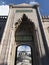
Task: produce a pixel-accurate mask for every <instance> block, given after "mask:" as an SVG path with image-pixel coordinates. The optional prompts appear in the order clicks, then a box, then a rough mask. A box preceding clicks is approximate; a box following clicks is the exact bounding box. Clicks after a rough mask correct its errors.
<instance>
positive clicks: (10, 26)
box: [0, 3, 49, 65]
mask: <svg viewBox="0 0 49 65" xmlns="http://www.w3.org/2000/svg"><path fill="white" fill-rule="evenodd" d="M9 8H10V10H9V15H8V19H7V22H6V26H5V30H4V33H3V36H2V40H1V45H0V65H16V63H15V61H16V59H15V57H16V55H17V54H16V52H17V51H16V50H17V47H18V46H21V45H28V46H30V47H31V53H32V54H31V55H32V65H49V58H48V57H49V49H48V48H49V44H48V42H49V36H48V35H49V33H48V32H49V25H48V24H49V19H46V18H45V19H44V17H41V15H40V11H39V4H38V3H35V4H33V5H29V4H25V3H23V4H19V5H10V6H9ZM42 21H43V22H42ZM45 21H47V22H48V23H45ZM46 24H47V25H46ZM46 27H47V29H48V31H46Z"/></svg>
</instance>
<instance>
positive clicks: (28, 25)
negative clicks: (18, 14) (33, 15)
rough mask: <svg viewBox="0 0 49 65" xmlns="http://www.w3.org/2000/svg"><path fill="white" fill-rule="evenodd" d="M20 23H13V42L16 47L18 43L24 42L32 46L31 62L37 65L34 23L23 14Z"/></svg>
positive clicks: (37, 55) (37, 52) (37, 54)
mask: <svg viewBox="0 0 49 65" xmlns="http://www.w3.org/2000/svg"><path fill="white" fill-rule="evenodd" d="M19 22H20V23H15V27H17V26H18V27H17V28H16V29H15V42H16V48H17V46H19V45H22V44H25V45H29V46H31V47H32V49H31V52H32V59H33V60H32V62H33V63H32V64H33V65H39V51H38V43H37V38H36V31H35V25H34V23H33V22H32V21H31V20H30V19H28V17H27V16H26V15H25V14H23V17H22V19H21V21H20V20H19Z"/></svg>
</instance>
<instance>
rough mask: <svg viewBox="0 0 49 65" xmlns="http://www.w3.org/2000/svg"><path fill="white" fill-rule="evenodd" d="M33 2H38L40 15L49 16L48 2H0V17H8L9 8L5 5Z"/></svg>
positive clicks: (3, 0) (29, 0) (15, 0)
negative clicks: (5, 15)
mask: <svg viewBox="0 0 49 65" xmlns="http://www.w3.org/2000/svg"><path fill="white" fill-rule="evenodd" d="M33 1H35V2H38V3H39V4H40V12H41V15H49V0H0V15H4V14H7V15H8V12H9V7H8V6H7V5H9V4H20V3H28V4H32V2H33ZM1 5H4V6H1ZM5 5H6V6H5ZM4 12H5V13H4Z"/></svg>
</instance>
